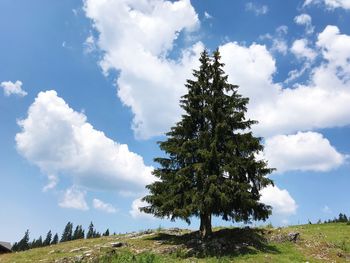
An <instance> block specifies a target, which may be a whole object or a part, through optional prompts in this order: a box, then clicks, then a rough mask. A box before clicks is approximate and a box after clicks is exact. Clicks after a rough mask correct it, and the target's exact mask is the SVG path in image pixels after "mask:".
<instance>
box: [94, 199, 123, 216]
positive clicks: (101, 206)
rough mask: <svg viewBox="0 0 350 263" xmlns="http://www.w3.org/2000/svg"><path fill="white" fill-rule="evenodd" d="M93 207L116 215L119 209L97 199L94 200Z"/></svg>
mask: <svg viewBox="0 0 350 263" xmlns="http://www.w3.org/2000/svg"><path fill="white" fill-rule="evenodd" d="M92 206H93V207H94V208H95V209H97V210H100V211H103V212H106V213H116V212H117V209H116V208H115V207H114V206H113V205H111V204H108V203H105V202H103V201H101V200H100V199H97V198H94V199H93V200H92Z"/></svg>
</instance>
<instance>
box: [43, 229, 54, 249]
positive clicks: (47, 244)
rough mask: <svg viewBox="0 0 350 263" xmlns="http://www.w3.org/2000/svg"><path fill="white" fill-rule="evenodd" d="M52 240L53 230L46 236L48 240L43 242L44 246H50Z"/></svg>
mask: <svg viewBox="0 0 350 263" xmlns="http://www.w3.org/2000/svg"><path fill="white" fill-rule="evenodd" d="M51 239H52V233H51V230H50V231H49V232H47V234H46V238H45V240H44V242H43V246H49V245H50V244H51Z"/></svg>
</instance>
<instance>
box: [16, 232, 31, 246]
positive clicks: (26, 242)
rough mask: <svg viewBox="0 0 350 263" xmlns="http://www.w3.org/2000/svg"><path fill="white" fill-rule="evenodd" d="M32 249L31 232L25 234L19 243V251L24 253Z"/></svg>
mask: <svg viewBox="0 0 350 263" xmlns="http://www.w3.org/2000/svg"><path fill="white" fill-rule="evenodd" d="M29 248H30V244H29V230H28V229H27V231H26V232H25V233H24V236H23V238H22V239H21V240H20V241H19V242H18V243H17V251H23V250H27V249H29Z"/></svg>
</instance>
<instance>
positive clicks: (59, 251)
mask: <svg viewBox="0 0 350 263" xmlns="http://www.w3.org/2000/svg"><path fill="white" fill-rule="evenodd" d="M0 262H1V263H5V262H11V263H12V262H147V263H150V262H350V225H346V224H343V223H331V224H314V225H300V226H292V227H286V228H243V229H242V228H230V229H227V228H225V229H220V228H218V229H215V232H214V238H213V239H212V240H210V241H208V242H202V241H201V240H200V239H199V238H198V233H197V232H191V231H189V230H181V229H168V230H166V229H164V230H154V231H144V232H139V233H130V234H124V235H116V236H109V237H101V238H96V239H85V240H75V241H71V242H65V243H60V244H57V245H53V246H49V247H43V248H37V249H31V250H28V251H25V252H19V253H12V254H5V255H0Z"/></svg>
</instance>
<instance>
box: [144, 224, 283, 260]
mask: <svg viewBox="0 0 350 263" xmlns="http://www.w3.org/2000/svg"><path fill="white" fill-rule="evenodd" d="M265 231H266V230H263V229H256V228H225V229H220V230H218V231H214V232H213V235H212V237H211V238H210V239H208V240H202V239H201V238H200V236H199V232H198V231H196V232H191V233H187V234H182V235H178V234H173V233H159V234H158V235H157V236H155V237H149V238H148V239H150V240H154V241H158V242H159V243H161V244H162V245H168V246H169V245H173V246H175V249H170V250H168V251H167V252H170V253H178V251H179V250H181V248H182V249H183V250H182V252H181V253H180V255H179V256H182V257H191V256H195V257H199V258H201V257H207V256H213V257H223V256H230V257H235V256H240V255H246V254H257V253H261V252H264V253H271V254H279V253H281V252H280V251H279V250H278V249H277V248H276V247H275V246H274V245H271V244H269V243H268V240H267V239H266V238H265V237H264V232H265ZM184 248H185V249H184ZM184 250H185V251H186V252H185V253H184V252H183V251H184Z"/></svg>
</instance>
